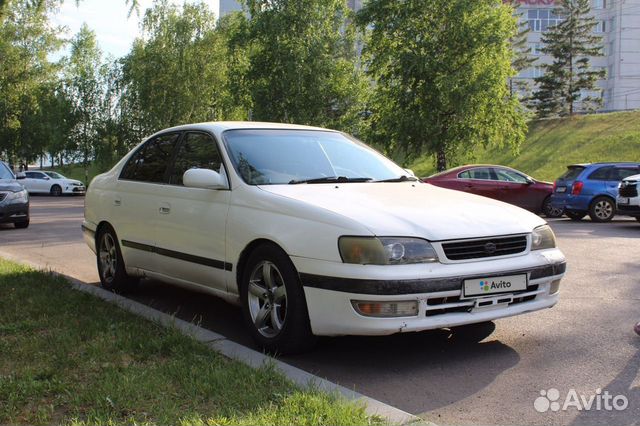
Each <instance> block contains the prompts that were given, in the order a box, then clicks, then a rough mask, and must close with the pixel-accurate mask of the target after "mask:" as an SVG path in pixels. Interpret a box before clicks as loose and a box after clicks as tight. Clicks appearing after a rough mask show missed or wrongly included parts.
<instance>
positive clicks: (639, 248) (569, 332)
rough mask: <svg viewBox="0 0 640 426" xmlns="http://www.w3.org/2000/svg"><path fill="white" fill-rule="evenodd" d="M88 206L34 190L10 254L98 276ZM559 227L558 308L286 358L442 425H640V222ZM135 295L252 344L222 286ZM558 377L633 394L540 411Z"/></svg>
mask: <svg viewBox="0 0 640 426" xmlns="http://www.w3.org/2000/svg"><path fill="white" fill-rule="evenodd" d="M82 207H83V198H67V197H64V198H50V197H32V207H31V223H32V225H31V226H30V227H29V228H28V229H25V230H17V229H13V227H12V226H11V225H0V255H2V254H3V253H4V254H8V255H10V256H13V257H18V258H21V259H25V260H29V261H32V262H37V263H39V264H41V265H46V266H47V267H48V268H51V269H54V270H57V271H60V272H63V273H65V274H66V275H69V276H73V277H75V278H78V279H81V280H83V281H86V282H90V283H96V282H97V281H98V277H97V272H96V267H95V257H94V256H93V254H92V253H91V252H90V250H89V249H88V248H87V247H86V246H85V245H84V243H83V241H82V235H81V231H80V223H81V221H82ZM552 226H553V228H554V230H555V232H556V235H557V237H558V241H559V245H560V248H561V249H562V250H563V251H564V253H565V254H566V256H567V258H568V265H569V266H568V272H567V275H566V277H565V279H564V280H563V282H562V285H561V301H560V303H559V304H558V305H556V307H554V308H553V309H549V310H546V311H542V312H536V313H532V314H527V315H523V316H519V317H514V318H507V319H502V320H498V321H496V322H495V330H494V331H493V333H492V334H489V333H488V332H489V331H491V330H482V331H481V332H479V333H478V334H477V335H476V336H472V338H470V339H469V338H467V339H462V338H460V337H459V336H456V335H455V334H452V333H450V332H448V331H433V332H423V333H410V334H403V335H395V336H388V337H375V338H368V337H340V338H323V339H321V340H320V342H319V345H318V346H317V348H316V349H315V350H314V351H313V352H310V353H307V354H304V355H298V356H292V357H284V358H283V360H284V361H286V362H288V363H290V364H293V365H295V366H298V367H300V368H303V369H305V370H307V371H310V372H312V373H314V374H316V375H319V376H322V377H326V378H328V379H329V380H332V381H334V382H337V383H340V384H342V385H344V386H347V387H349V388H352V389H355V390H357V391H359V392H362V393H364V394H366V395H369V396H371V397H373V398H376V399H379V400H381V401H384V402H386V403H388V404H391V405H394V406H396V407H398V408H400V409H403V410H406V411H408V412H410V413H413V414H417V415H420V416H422V417H424V418H426V419H428V420H430V421H433V422H435V423H438V424H455V425H470V424H491V425H494V424H495V425H499V424H518V425H519V424H531V425H538V424H577V425H583V424H620V425H640V337H638V336H636V335H635V334H634V333H633V331H632V327H633V324H634V323H635V322H636V321H638V320H640V224H638V223H637V222H636V221H634V220H628V219H624V218H621V219H616V220H615V221H613V222H612V223H609V224H596V223H592V222H590V221H589V220H588V219H587V220H585V221H582V222H571V221H569V220H567V219H560V220H555V221H553V222H552ZM130 297H132V298H133V299H136V300H138V301H141V302H143V303H146V304H148V305H151V306H153V307H155V308H157V309H160V310H163V311H165V312H169V313H175V314H176V315H177V316H178V317H180V318H183V319H187V320H193V321H196V322H199V323H201V325H202V326H204V327H207V328H209V329H211V330H213V331H216V332H219V333H222V334H224V335H226V336H228V337H229V338H231V339H232V340H235V341H237V342H240V343H243V344H246V345H248V346H252V342H251V341H250V340H249V339H248V337H247V334H246V333H245V330H244V328H243V327H244V326H243V324H242V318H241V314H240V310H239V309H238V308H236V307H233V306H230V305H228V304H226V303H224V302H222V301H220V300H219V299H216V298H215V297H212V296H208V295H202V294H198V293H193V292H189V291H186V290H182V289H178V288H173V287H170V286H167V285H164V284H161V283H157V282H145V283H143V285H142V286H141V287H140V289H139V290H138V291H137V292H136V293H135V294H133V295H131V296H130ZM551 388H554V389H557V390H558V391H559V393H560V398H559V400H558V401H559V402H560V405H561V406H562V405H563V403H564V402H565V398H566V397H567V395H568V394H569V393H570V391H571V390H572V389H573V390H575V392H576V395H577V396H578V397H580V396H581V395H582V396H584V397H585V398H589V397H591V396H594V395H596V390H597V389H601V394H604V392H605V391H608V392H609V394H611V395H612V396H617V395H624V396H625V397H626V398H627V400H628V407H627V408H626V409H625V410H622V411H617V410H604V409H600V410H596V409H594V408H592V409H591V410H581V411H579V410H577V409H576V408H575V405H574V407H569V408H568V409H567V410H566V411H563V410H562V409H561V410H559V411H557V412H553V411H551V410H549V411H547V412H545V413H539V412H538V411H536V410H535V409H534V401H535V400H536V398H538V397H540V396H541V395H540V392H541V391H543V390H544V391H546V390H548V389H551ZM597 399H600V400H601V401H602V399H601V397H597ZM574 401H575V400H574ZM618 401H619V402H621V401H623V400H621V399H619V400H618ZM541 402H544V401H541ZM594 407H596V402H594ZM601 407H604V402H603V403H602V404H601Z"/></svg>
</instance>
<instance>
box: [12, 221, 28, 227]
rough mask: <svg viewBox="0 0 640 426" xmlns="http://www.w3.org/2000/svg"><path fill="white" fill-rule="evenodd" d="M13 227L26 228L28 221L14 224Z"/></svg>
mask: <svg viewBox="0 0 640 426" xmlns="http://www.w3.org/2000/svg"><path fill="white" fill-rule="evenodd" d="M13 226H15V227H16V228H18V229H24V228H28V227H29V219H27V220H25V221H23V222H16V223H14V224H13Z"/></svg>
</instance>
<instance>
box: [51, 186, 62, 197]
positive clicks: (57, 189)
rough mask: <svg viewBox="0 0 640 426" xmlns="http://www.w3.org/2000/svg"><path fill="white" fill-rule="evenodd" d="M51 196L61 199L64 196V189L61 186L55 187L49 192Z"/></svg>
mask: <svg viewBox="0 0 640 426" xmlns="http://www.w3.org/2000/svg"><path fill="white" fill-rule="evenodd" d="M49 194H51V195H53V196H54V197H59V196H61V195H62V188H61V187H60V185H53V186H52V187H51V189H50V190H49Z"/></svg>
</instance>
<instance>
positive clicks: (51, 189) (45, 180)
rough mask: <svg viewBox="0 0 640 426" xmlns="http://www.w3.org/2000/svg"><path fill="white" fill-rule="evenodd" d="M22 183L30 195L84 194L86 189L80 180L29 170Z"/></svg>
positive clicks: (25, 173) (53, 173) (56, 173)
mask: <svg viewBox="0 0 640 426" xmlns="http://www.w3.org/2000/svg"><path fill="white" fill-rule="evenodd" d="M20 183H21V184H22V186H24V187H25V189H26V190H27V191H29V193H30V194H51V195H55V196H59V195H62V194H84V193H85V191H86V188H85V187H84V184H83V183H82V182H80V181H79V180H74V179H68V178H66V177H64V176H62V175H61V174H60V173H58V172H50V171H39V170H35V171H32V170H29V171H26V172H24V179H20Z"/></svg>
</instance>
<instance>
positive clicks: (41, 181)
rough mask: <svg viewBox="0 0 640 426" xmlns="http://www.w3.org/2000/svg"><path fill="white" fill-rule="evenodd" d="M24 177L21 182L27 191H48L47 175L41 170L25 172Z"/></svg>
mask: <svg viewBox="0 0 640 426" xmlns="http://www.w3.org/2000/svg"><path fill="white" fill-rule="evenodd" d="M24 174H25V176H26V177H25V179H24V180H23V181H22V182H21V183H22V184H23V186H24V187H25V188H27V191H29V192H33V193H49V189H50V185H49V176H47V175H45V174H44V173H42V172H35V171H34V172H25V173H24Z"/></svg>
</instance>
